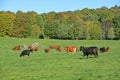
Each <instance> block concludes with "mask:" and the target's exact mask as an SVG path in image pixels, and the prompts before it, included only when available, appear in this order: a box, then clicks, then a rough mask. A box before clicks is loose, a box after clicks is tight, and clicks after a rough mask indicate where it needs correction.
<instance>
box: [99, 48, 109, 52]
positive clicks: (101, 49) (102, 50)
mask: <svg viewBox="0 0 120 80" xmlns="http://www.w3.org/2000/svg"><path fill="white" fill-rule="evenodd" d="M109 49H110V48H109V47H106V48H105V47H102V48H100V52H102V53H103V52H108V51H109Z"/></svg>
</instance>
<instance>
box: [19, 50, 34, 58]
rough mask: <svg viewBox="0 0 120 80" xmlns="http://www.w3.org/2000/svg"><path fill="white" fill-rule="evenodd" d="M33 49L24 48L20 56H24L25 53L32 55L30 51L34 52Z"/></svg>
mask: <svg viewBox="0 0 120 80" xmlns="http://www.w3.org/2000/svg"><path fill="white" fill-rule="evenodd" d="M32 51H33V50H32V49H30V50H23V51H22V53H21V54H20V57H22V56H24V55H28V56H29V55H30V52H32Z"/></svg>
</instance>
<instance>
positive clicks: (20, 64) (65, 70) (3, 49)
mask: <svg viewBox="0 0 120 80" xmlns="http://www.w3.org/2000/svg"><path fill="white" fill-rule="evenodd" d="M34 42H37V43H39V44H40V47H39V50H38V51H36V52H33V53H31V54H30V56H24V57H19V55H20V53H21V51H22V50H23V49H22V50H20V51H13V50H12V48H13V47H14V46H16V45H22V44H32V43H34ZM49 45H60V46H61V47H62V52H58V51H56V50H51V51H50V53H45V52H44V48H48V47H49ZM71 45H72V46H76V47H77V49H78V50H79V47H80V46H83V45H84V46H98V48H100V47H103V46H104V47H110V50H109V51H108V52H106V53H100V52H99V56H98V58H94V56H92V55H91V56H90V57H89V58H88V59H83V56H82V52H80V51H77V53H76V54H73V53H66V52H65V51H64V50H63V47H64V46H71ZM119 79H120V40H52V39H26V38H9V37H4V38H3V37H0V80H119Z"/></svg>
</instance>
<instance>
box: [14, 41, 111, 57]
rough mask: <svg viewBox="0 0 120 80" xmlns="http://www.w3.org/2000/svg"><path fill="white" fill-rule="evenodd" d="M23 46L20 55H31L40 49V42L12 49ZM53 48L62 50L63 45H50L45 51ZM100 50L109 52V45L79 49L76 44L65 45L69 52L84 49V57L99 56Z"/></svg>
mask: <svg viewBox="0 0 120 80" xmlns="http://www.w3.org/2000/svg"><path fill="white" fill-rule="evenodd" d="M22 48H24V49H25V48H26V49H25V50H23V51H22V52H21V54H20V57H22V56H25V55H28V56H29V55H30V53H31V52H33V51H38V50H39V44H38V43H33V44H30V45H25V44H24V45H22V46H15V47H13V48H12V50H22ZM51 49H55V50H57V51H59V52H61V51H62V48H61V46H56V45H50V46H49V48H45V49H44V51H45V53H49V52H50V50H51ZM99 50H100V52H101V53H104V52H108V51H109V47H106V48H105V47H102V48H100V49H98V47H97V46H92V47H84V46H80V48H79V50H78V49H77V47H76V46H65V47H64V51H66V52H67V53H69V52H72V53H76V52H77V51H82V52H83V58H85V56H86V58H88V56H89V55H94V56H95V57H96V58H97V57H98V51H99Z"/></svg>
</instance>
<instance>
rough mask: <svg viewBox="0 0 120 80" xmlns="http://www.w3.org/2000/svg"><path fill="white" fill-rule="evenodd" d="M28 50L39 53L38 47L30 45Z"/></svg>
mask: <svg viewBox="0 0 120 80" xmlns="http://www.w3.org/2000/svg"><path fill="white" fill-rule="evenodd" d="M28 49H31V50H33V51H37V50H38V47H36V46H32V45H30V46H29V47H28Z"/></svg>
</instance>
